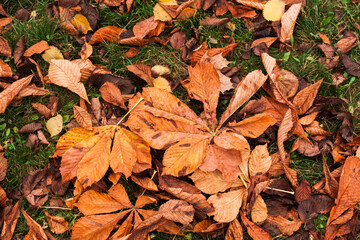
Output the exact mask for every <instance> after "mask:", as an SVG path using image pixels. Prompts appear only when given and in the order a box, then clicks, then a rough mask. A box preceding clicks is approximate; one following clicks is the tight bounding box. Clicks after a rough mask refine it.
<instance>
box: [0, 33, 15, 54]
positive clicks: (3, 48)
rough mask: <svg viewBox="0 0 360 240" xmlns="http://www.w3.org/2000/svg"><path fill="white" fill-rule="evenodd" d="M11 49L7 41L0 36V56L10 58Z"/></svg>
mask: <svg viewBox="0 0 360 240" xmlns="http://www.w3.org/2000/svg"><path fill="white" fill-rule="evenodd" d="M11 52H12V50H11V47H10V45H9V43H8V41H7V40H6V39H5V38H4V37H1V36H0V54H2V55H5V56H6V57H8V58H11Z"/></svg>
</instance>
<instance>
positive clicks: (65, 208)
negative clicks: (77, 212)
mask: <svg viewBox="0 0 360 240" xmlns="http://www.w3.org/2000/svg"><path fill="white" fill-rule="evenodd" d="M39 208H48V209H60V210H72V209H71V208H67V207H55V206H39Z"/></svg>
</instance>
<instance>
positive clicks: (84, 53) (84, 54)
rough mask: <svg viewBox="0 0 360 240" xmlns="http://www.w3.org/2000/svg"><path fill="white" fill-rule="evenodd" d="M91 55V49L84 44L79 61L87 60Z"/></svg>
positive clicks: (87, 44)
mask: <svg viewBox="0 0 360 240" xmlns="http://www.w3.org/2000/svg"><path fill="white" fill-rule="evenodd" d="M92 53H93V47H92V46H91V45H90V44H89V43H87V42H85V43H84V45H83V46H82V47H81V51H80V57H81V59H88V58H89V57H90V56H91V54H92Z"/></svg>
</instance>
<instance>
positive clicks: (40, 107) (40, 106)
mask: <svg viewBox="0 0 360 240" xmlns="http://www.w3.org/2000/svg"><path fill="white" fill-rule="evenodd" d="M31 105H32V106H33V108H35V109H36V110H37V111H38V112H39V113H40V114H41V115H43V116H44V117H45V118H46V119H49V118H51V116H52V115H51V111H50V109H49V108H48V107H46V106H45V105H43V104H40V103H31Z"/></svg>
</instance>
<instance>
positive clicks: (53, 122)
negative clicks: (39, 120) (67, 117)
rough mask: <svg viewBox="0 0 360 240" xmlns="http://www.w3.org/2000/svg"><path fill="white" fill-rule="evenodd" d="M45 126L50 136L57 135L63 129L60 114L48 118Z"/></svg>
mask: <svg viewBox="0 0 360 240" xmlns="http://www.w3.org/2000/svg"><path fill="white" fill-rule="evenodd" d="M46 128H47V130H48V131H49V133H50V137H53V136H56V135H58V134H59V133H60V132H61V131H62V129H63V118H62V116H61V115H60V114H58V115H57V116H55V117H52V118H50V119H49V120H48V121H47V122H46Z"/></svg>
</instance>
